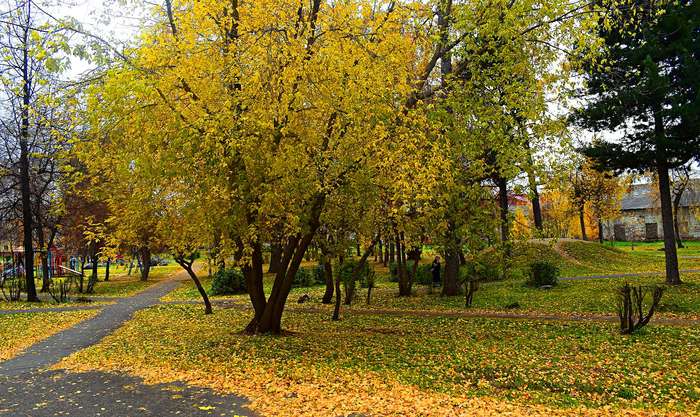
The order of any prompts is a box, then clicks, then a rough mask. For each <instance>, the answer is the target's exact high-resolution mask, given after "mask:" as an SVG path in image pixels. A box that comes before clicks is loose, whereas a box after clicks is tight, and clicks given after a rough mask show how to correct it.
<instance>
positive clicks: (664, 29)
mask: <svg viewBox="0 0 700 417" xmlns="http://www.w3.org/2000/svg"><path fill="white" fill-rule="evenodd" d="M614 4H615V5H614V6H611V8H610V10H609V14H608V16H607V18H606V20H605V21H601V25H600V29H599V31H600V35H601V37H602V39H603V40H604V41H605V44H606V50H605V52H604V53H603V55H602V57H599V58H598V59H597V60H595V61H588V62H586V63H585V64H584V68H585V69H586V75H587V81H588V82H587V86H586V88H587V94H588V100H587V101H586V104H585V106H584V108H583V109H581V110H580V111H579V112H578V113H577V117H576V121H577V123H578V124H579V125H580V126H582V127H584V128H588V129H591V130H594V131H597V132H600V131H612V132H617V133H621V134H622V137H621V138H620V139H619V140H608V141H596V142H594V143H592V144H591V145H588V146H587V147H584V148H583V149H582V152H583V153H584V154H585V155H587V156H589V157H591V158H592V159H593V160H594V161H595V162H596V164H597V165H598V167H600V168H603V169H606V170H615V171H618V172H620V171H624V170H634V171H647V170H650V171H654V172H656V174H657V175H658V178H659V192H660V197H661V214H662V223H663V232H664V248H665V252H666V282H667V283H668V284H672V285H676V284H680V283H681V280H680V276H679V272H678V257H677V254H676V247H675V241H674V229H673V211H672V206H671V192H670V186H669V174H668V170H669V169H670V168H674V167H677V166H680V165H683V164H685V163H687V162H688V161H691V160H698V156H700V63H699V60H698V58H699V57H700V39H699V38H700V5H699V4H698V2H697V1H689V0H680V1H668V0H666V1H649V0H633V1H631V2H616V3H614Z"/></svg>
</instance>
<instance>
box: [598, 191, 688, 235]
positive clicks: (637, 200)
mask: <svg viewBox="0 0 700 417" xmlns="http://www.w3.org/2000/svg"><path fill="white" fill-rule="evenodd" d="M699 186H700V184H697V183H696V182H693V183H692V185H691V187H689V188H690V189H688V190H685V192H684V193H683V196H682V198H681V201H680V206H679V208H678V229H679V232H680V235H681V239H690V240H692V239H700V220H698V217H697V216H699V215H700V192H699V191H697V190H700V187H699ZM652 187H653V185H652V184H634V185H632V186H631V187H630V191H629V192H628V193H627V194H626V195H625V196H624V197H623V199H622V209H621V212H620V217H619V218H617V219H615V220H614V221H610V222H607V223H608V224H606V225H605V227H604V235H605V238H606V239H614V240H622V241H625V240H629V241H642V240H659V239H663V237H664V231H663V225H662V223H661V208H660V204H659V201H658V192H655V190H653V189H652Z"/></svg>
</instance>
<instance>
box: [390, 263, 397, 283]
mask: <svg viewBox="0 0 700 417" xmlns="http://www.w3.org/2000/svg"><path fill="white" fill-rule="evenodd" d="M389 282H399V265H398V264H397V263H396V262H389Z"/></svg>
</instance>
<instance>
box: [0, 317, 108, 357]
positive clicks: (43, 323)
mask: <svg viewBox="0 0 700 417" xmlns="http://www.w3.org/2000/svg"><path fill="white" fill-rule="evenodd" d="M97 313H98V311H97V310H86V311H71V312H61V313H31V314H25V313H20V314H7V315H0V332H2V337H0V361H3V360H7V359H9V358H11V357H13V356H15V355H16V354H17V353H19V352H20V351H22V350H23V349H25V348H27V347H29V346H31V345H32V344H34V343H36V342H38V341H39V340H42V339H45V338H47V337H49V336H51V335H53V334H55V333H58V332H59V331H61V330H64V329H67V328H69V327H72V326H73V325H75V324H77V323H79V322H81V321H83V320H86V319H88V318H91V317H94V316H95V315H96V314H97Z"/></svg>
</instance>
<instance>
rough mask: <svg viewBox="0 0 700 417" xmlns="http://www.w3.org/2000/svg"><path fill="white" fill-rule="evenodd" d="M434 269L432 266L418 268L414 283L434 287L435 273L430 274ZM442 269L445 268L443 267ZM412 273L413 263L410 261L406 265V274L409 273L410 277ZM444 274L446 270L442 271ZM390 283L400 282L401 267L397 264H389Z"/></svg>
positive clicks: (425, 265) (424, 265)
mask: <svg viewBox="0 0 700 417" xmlns="http://www.w3.org/2000/svg"><path fill="white" fill-rule="evenodd" d="M432 267H433V265H432V264H423V265H418V268H416V276H415V277H414V278H413V283H414V284H420V285H432V283H433V273H432V272H430V269H431V268H432ZM441 268H444V267H442V266H441ZM412 272H413V261H409V262H407V263H406V273H408V276H409V277H410V276H411V273H412ZM442 272H443V273H444V269H442ZM389 282H399V265H398V264H397V263H396V262H392V263H390V264H389Z"/></svg>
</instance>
